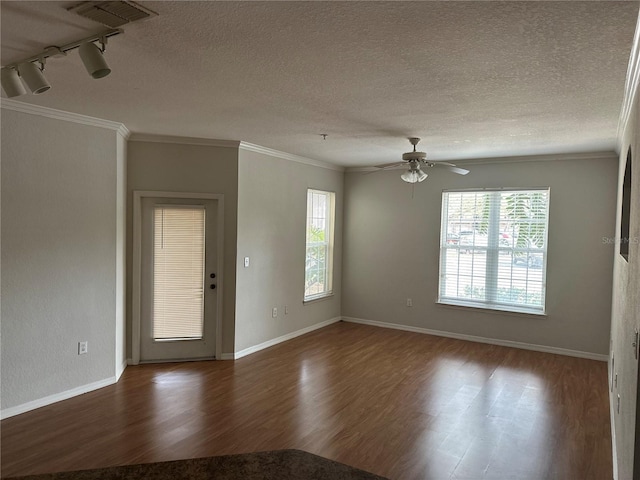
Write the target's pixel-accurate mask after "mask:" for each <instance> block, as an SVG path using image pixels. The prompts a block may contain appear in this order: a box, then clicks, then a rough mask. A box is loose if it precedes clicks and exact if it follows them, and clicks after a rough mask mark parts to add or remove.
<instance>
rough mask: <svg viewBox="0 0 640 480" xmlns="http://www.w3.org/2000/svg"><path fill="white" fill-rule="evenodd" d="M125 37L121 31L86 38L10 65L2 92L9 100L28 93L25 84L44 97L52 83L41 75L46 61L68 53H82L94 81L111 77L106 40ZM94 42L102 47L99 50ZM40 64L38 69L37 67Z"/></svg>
mask: <svg viewBox="0 0 640 480" xmlns="http://www.w3.org/2000/svg"><path fill="white" fill-rule="evenodd" d="M121 33H124V31H123V30H122V29H119V28H117V29H112V30H108V31H106V32H104V33H101V34H100V35H94V36H92V37H88V38H83V39H82V40H78V41H76V42H72V43H68V44H66V45H63V46H62V47H47V48H46V49H45V50H44V51H42V52H40V53H39V54H37V55H34V56H32V57H29V58H26V59H24V60H21V61H19V62H16V63H12V64H10V65H5V66H4V67H2V89H3V90H4V92H5V93H6V95H7V97H17V96H19V95H24V94H25V93H27V92H26V90H25V88H24V85H23V84H22V82H21V81H20V79H21V78H22V80H23V81H24V83H26V84H27V86H28V87H29V90H31V93H33V94H36V95H37V94H40V93H44V92H46V91H47V90H49V89H50V88H51V85H49V82H47V80H46V78H44V75H43V73H42V71H43V70H44V65H45V59H47V58H55V57H61V56H65V55H66V54H67V52H68V51H69V50H73V49H75V48H78V49H79V53H80V58H81V59H82V63H83V64H84V66H85V68H86V69H87V72H89V75H91V76H92V77H93V78H102V77H106V76H107V75H109V74H110V73H111V69H110V68H109V65H107V62H106V60H105V59H104V56H103V53H104V51H105V47H106V44H107V38H109V37H113V36H115V35H119V34H121ZM95 42H99V43H100V47H98V46H97V45H96V44H95ZM38 63H39V64H40V65H39V66H38V65H37V64H38Z"/></svg>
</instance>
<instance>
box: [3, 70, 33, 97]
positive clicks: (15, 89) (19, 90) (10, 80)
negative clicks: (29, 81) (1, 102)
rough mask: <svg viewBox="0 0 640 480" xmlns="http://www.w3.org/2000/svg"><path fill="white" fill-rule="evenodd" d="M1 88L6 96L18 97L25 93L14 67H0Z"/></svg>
mask: <svg viewBox="0 0 640 480" xmlns="http://www.w3.org/2000/svg"><path fill="white" fill-rule="evenodd" d="M2 89H3V90H4V93H5V94H6V95H7V97H9V98H12V97H19V96H20V95H24V94H26V93H27V90H26V88H24V85H23V84H22V81H21V80H20V76H19V75H18V70H16V69H15V68H3V69H2Z"/></svg>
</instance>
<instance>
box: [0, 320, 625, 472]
mask: <svg viewBox="0 0 640 480" xmlns="http://www.w3.org/2000/svg"><path fill="white" fill-rule="evenodd" d="M0 428H1V436H2V444H1V452H2V460H1V466H2V476H4V477H7V476H14V475H25V474H35V473H46V472H55V471H63V470H78V469H87V468H98V467H106V466H113V465H125V464H133V463H143V462H155V461H162V460H175V459H181V458H196V457H202V456H210V455H222V454H231V453H244V452H251V451H260V450H273V449H283V448H297V449H301V450H306V451H308V452H311V453H315V454H317V455H321V456H324V457H327V458H330V459H333V460H336V461H339V462H343V463H346V464H349V465H352V466H355V467H359V468H362V469H365V470H368V471H371V472H373V473H376V474H379V475H383V476H386V477H389V478H391V479H397V480H411V479H437V480H441V479H442V480H445V479H451V480H453V479H473V480H476V479H501V480H503V479H535V480H538V479H562V480H572V479H575V480H588V479H594V480H595V479H597V480H603V479H607V480H608V479H611V478H612V460H611V434H610V425H609V407H608V400H607V368H606V364H605V363H603V362H597V361H593V360H585V359H578V358H571V357H564V356H560V355H552V354H546V353H539V352H531V351H526V350H516V349H511V348H507V347H499V346H493V345H484V344H479V343H470V342H464V341H461V340H453V339H447V338H440V337H433V336H429V335H423V334H418V333H410V332H403V331H397V330H389V329H382V328H376V327H369V326H364V325H356V324H350V323H338V324H334V325H331V326H329V327H326V328H323V329H321V330H317V331H315V332H312V333H310V334H307V335H304V336H302V337H298V338H296V339H294V340H291V341H288V342H286V343H282V344H279V345H277V346H274V347H272V348H269V349H267V350H263V351H260V352H258V353H255V354H253V355H250V356H248V357H245V358H243V359H240V360H236V361H217V362H194V363H183V364H161V365H144V366H136V367H128V368H127V369H126V371H125V373H124V374H123V376H122V378H121V380H120V382H119V383H118V384H116V385H113V386H110V387H106V388H103V389H100V390H97V391H95V392H91V393H87V394H85V395H81V396H79V397H76V398H72V399H69V400H65V401H63V402H59V403H56V404H53V405H50V406H47V407H43V408H40V409H38V410H34V411H32V412H28V413H25V414H22V415H18V416H16V417H12V418H9V419H6V420H4V421H2V423H1V425H0Z"/></svg>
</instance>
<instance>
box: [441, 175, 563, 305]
mask: <svg viewBox="0 0 640 480" xmlns="http://www.w3.org/2000/svg"><path fill="white" fill-rule="evenodd" d="M534 191H540V192H546V194H547V204H546V212H545V213H546V216H545V224H546V228H545V233H544V235H545V237H544V248H543V249H535V252H539V253H542V265H541V269H542V284H543V292H542V305H541V307H540V308H537V307H530V306H524V305H518V304H509V303H506V302H501V303H492V302H491V301H490V300H477V299H462V298H459V297H451V296H444V295H443V294H442V293H441V289H442V286H443V285H442V276H443V274H444V272H443V271H442V268H443V255H442V253H443V252H445V251H447V250H450V249H451V250H456V248H452V247H448V246H447V243H446V239H447V235H448V232H447V226H448V224H449V220H448V219H445V208H448V203H446V201H445V194H449V193H491V192H514V193H517V192H534ZM550 194H551V189H550V188H549V187H513V188H510V187H499V188H467V189H450V190H443V191H442V196H441V213H440V246H439V250H440V253H439V259H438V294H437V297H436V304H438V305H443V306H452V307H460V308H468V309H470V308H472V309H476V310H484V311H491V312H496V313H497V312H503V313H505V314H524V315H534V316H537V317H540V316H546V315H547V310H546V303H547V302H546V300H547V298H546V283H547V282H546V280H547V257H548V236H549V204H550ZM447 199H448V197H447ZM492 206H493V207H495V206H499V205H495V204H494V205H492ZM495 214H496V212H492V213H491V214H490V217H492V218H495ZM497 215H498V218H499V212H498V213H497ZM495 223H496V222H491V223H490V225H493V228H494V229H495V228H496V227H499V223H500V221H499V220H498V222H497V225H495ZM489 228H492V227H491V226H490V227H489ZM498 231H499V230H497V231H496V232H498ZM502 248H503V249H505V250H509V251H512V252H516V251H522V252H530V251H532V248H531V247H527V248H520V249H519V248H515V247H513V246H512V247H510V248H508V249H507V248H505V247H502ZM457 249H458V250H459V247H458V248H457ZM474 249H476V250H486V251H487V256H489V253H490V250H491V251H493V250H495V251H493V254H494V255H498V254H499V252H500V250H501V247H500V246H499V245H494V246H493V247H492V246H490V245H487V246H480V247H475V248H474ZM486 265H487V266H486V267H485V279H486V281H489V280H490V279H491V272H489V261H488V260H487V263H486ZM527 268H529V267H527ZM494 273H495V272H494ZM495 281H496V282H497V279H496V280H495Z"/></svg>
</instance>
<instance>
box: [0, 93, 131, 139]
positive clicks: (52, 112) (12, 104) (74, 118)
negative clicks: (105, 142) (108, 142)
mask: <svg viewBox="0 0 640 480" xmlns="http://www.w3.org/2000/svg"><path fill="white" fill-rule="evenodd" d="M0 107H2V108H3V109H6V110H13V111H15V112H21V113H27V114H29V115H38V116H40V117H47V118H54V119H56V120H64V121H66V122H73V123H80V124H82V125H88V126H91V127H100V128H108V129H109V130H115V131H116V132H117V133H118V134H119V135H122V136H123V137H124V138H128V137H129V134H130V132H129V129H128V128H127V127H126V126H124V125H123V124H122V123H120V122H112V121H111V120H103V119H101V118H95V117H89V116H87V115H81V114H79V113H72V112H65V111H64V110H57V109H55V108H49V107H43V106H41V105H34V104H32V103H24V102H18V101H16V100H11V99H8V98H2V103H1V104H0Z"/></svg>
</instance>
